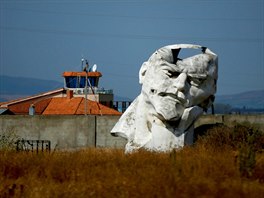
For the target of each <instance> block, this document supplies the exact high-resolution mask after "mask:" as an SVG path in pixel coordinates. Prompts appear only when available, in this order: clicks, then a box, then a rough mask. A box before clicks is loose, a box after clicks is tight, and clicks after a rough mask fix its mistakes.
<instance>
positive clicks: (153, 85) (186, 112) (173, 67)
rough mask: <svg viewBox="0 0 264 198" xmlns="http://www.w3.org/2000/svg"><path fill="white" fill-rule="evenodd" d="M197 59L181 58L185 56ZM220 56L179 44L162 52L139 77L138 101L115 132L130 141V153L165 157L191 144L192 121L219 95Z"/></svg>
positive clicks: (192, 46) (136, 100) (195, 47)
mask: <svg viewBox="0 0 264 198" xmlns="http://www.w3.org/2000/svg"><path fill="white" fill-rule="evenodd" d="M190 49H193V50H197V54H196V55H193V56H191V57H187V58H181V52H182V51H184V50H187V51H188V50H190ZM217 68H218V59H217V55H216V54H214V53H213V52H212V51H211V50H209V49H208V48H206V47H202V46H199V45H191V44H176V45H169V46H165V47H162V48H160V49H159V50H157V51H156V52H154V53H153V54H152V55H151V56H150V58H149V60H148V61H146V62H144V63H143V64H142V66H141V68H140V71H139V83H140V84H142V89H141V93H140V95H139V96H138V97H137V98H136V99H135V100H134V101H133V103H132V104H131V105H130V107H129V108H128V109H127V110H126V112H125V113H124V114H123V115H122V116H121V118H120V119H119V121H118V122H117V123H116V125H115V126H114V128H113V129H112V131H111V134H112V135H114V136H121V137H124V138H126V139H127V141H128V142H127V145H126V152H133V151H135V150H138V149H141V148H143V149H147V150H151V151H161V152H167V151H171V150H172V149H179V148H182V147H183V146H184V145H190V144H192V143H193V124H194V121H195V120H196V119H197V118H198V117H199V116H200V115H201V114H202V113H203V112H204V111H205V110H206V109H207V108H209V107H210V106H211V104H212V102H213V99H214V94H215V92H216V82H217V73H218V72H217Z"/></svg>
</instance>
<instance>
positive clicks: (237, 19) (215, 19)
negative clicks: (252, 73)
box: [2, 7, 262, 22]
mask: <svg viewBox="0 0 264 198" xmlns="http://www.w3.org/2000/svg"><path fill="white" fill-rule="evenodd" d="M2 9H3V10H11V11H23V12H36V13H44V14H56V15H58V14H61V15H75V16H78V15H79V16H91V17H106V18H109V17H113V18H131V19H147V20H153V19H155V20H157V19H158V20H184V21H186V20H194V21H205V20H208V21H227V22H228V21H255V22H256V21H262V19H260V18H230V17H228V18H226V17H197V16H196V17H177V16H164V15H162V16H156V15H153V16H137V15H119V14H105V13H84V12H61V11H57V10H56V11H47V10H36V9H25V8H7V7H5V8H2Z"/></svg>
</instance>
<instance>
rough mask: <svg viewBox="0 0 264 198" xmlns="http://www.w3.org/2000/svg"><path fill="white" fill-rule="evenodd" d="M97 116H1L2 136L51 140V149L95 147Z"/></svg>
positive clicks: (0, 130)
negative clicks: (11, 135)
mask: <svg viewBox="0 0 264 198" xmlns="http://www.w3.org/2000/svg"><path fill="white" fill-rule="evenodd" d="M95 119H96V118H95V116H0V127H1V128H0V134H1V133H2V134H3V133H5V132H10V131H13V132H14V133H15V134H16V135H17V136H18V137H20V138H23V139H26V140H50V141H51V149H54V148H56V149H64V148H82V147H93V146H95Z"/></svg>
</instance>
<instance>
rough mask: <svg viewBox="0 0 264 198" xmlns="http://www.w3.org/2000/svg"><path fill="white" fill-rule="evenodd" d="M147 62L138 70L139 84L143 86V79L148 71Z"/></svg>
mask: <svg viewBox="0 0 264 198" xmlns="http://www.w3.org/2000/svg"><path fill="white" fill-rule="evenodd" d="M148 66H149V65H148V62H144V63H143V64H142V66H141V68H140V70H139V84H143V82H144V79H145V74H146V71H147V69H148Z"/></svg>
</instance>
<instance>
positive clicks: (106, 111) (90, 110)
mask: <svg viewBox="0 0 264 198" xmlns="http://www.w3.org/2000/svg"><path fill="white" fill-rule="evenodd" d="M84 102H85V99H84V98H82V102H81V104H80V106H79V108H78V110H77V111H76V114H77V115H83V114H85V103H84ZM87 114H91V115H121V113H120V112H119V111H117V110H115V109H112V108H110V107H107V106H104V105H102V104H100V103H98V102H95V101H91V100H87Z"/></svg>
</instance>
